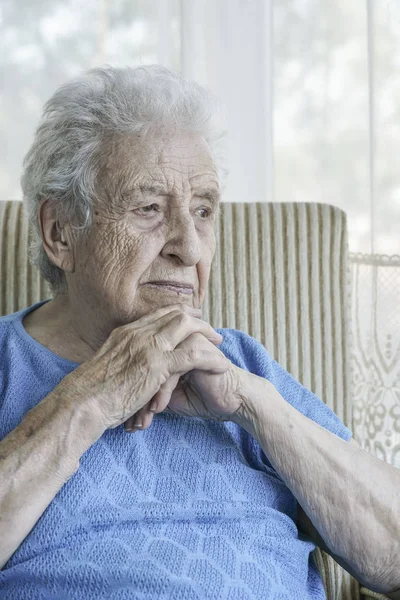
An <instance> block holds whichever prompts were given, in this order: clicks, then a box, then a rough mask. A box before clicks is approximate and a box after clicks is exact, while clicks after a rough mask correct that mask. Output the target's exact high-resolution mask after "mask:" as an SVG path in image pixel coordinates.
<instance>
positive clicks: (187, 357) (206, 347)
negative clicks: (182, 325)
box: [165, 334, 231, 375]
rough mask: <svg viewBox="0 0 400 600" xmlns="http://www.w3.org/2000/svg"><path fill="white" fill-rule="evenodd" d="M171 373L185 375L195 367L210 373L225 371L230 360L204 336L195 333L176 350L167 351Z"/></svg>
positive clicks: (166, 355)
mask: <svg viewBox="0 0 400 600" xmlns="http://www.w3.org/2000/svg"><path fill="white" fill-rule="evenodd" d="M165 360H166V361H167V368H168V371H169V373H170V374H171V375H172V374H178V373H179V374H180V375H184V374H185V373H188V372H189V371H193V369H198V370H200V371H207V372H209V373H225V372H226V371H227V370H228V369H229V368H230V366H231V363H230V361H229V360H228V359H227V358H226V356H224V355H223V354H222V352H221V351H220V350H218V348H216V347H215V346H214V345H213V344H212V343H211V342H209V341H208V340H207V339H206V338H205V337H204V336H202V335H198V334H193V335H192V336H190V337H189V338H187V339H186V340H184V341H183V342H182V343H181V344H179V346H178V347H177V348H175V350H172V351H171V352H168V353H165Z"/></svg>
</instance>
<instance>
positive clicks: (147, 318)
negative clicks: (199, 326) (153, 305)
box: [124, 304, 201, 329]
mask: <svg viewBox="0 0 400 600" xmlns="http://www.w3.org/2000/svg"><path fill="white" fill-rule="evenodd" d="M176 311H180V312H184V313H187V314H188V315H190V316H193V317H197V318H200V317H201V309H200V308H193V307H191V306H187V305H186V304H170V305H169V306H163V307H162V308H158V309H157V310H155V311H154V312H152V313H148V314H147V315H143V317H140V319H137V320H136V321H133V322H132V323H128V324H127V325H124V327H134V328H135V329H136V328H138V327H144V326H145V325H149V324H150V323H155V322H156V321H158V320H159V319H161V318H162V317H164V316H165V315H168V313H171V312H176Z"/></svg>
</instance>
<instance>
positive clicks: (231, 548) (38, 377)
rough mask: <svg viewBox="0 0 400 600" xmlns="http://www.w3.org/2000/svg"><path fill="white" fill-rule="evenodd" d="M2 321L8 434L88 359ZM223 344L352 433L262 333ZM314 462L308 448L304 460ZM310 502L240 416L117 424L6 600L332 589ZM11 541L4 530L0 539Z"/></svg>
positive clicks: (52, 510) (15, 560) (45, 518)
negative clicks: (307, 512)
mask: <svg viewBox="0 0 400 600" xmlns="http://www.w3.org/2000/svg"><path fill="white" fill-rule="evenodd" d="M39 305H40V304H36V305H34V306H33V307H30V308H28V309H24V310H22V311H20V312H18V313H15V314H13V315H8V316H6V317H2V318H0V439H3V438H4V437H5V436H6V435H7V433H8V432H10V431H11V430H12V429H14V428H15V427H16V426H17V425H18V424H19V423H20V421H21V420H22V418H23V417H24V415H25V413H26V412H27V411H28V410H29V409H31V408H32V407H33V406H35V405H36V404H37V403H38V402H40V400H42V399H43V398H44V397H45V396H46V395H47V394H48V393H49V392H50V391H51V390H52V389H53V388H54V387H55V386H56V385H57V384H58V383H59V382H60V381H61V379H63V377H65V376H66V375H67V374H68V373H70V372H71V371H72V370H73V369H75V368H76V367H77V366H78V365H77V364H76V363H72V362H70V361H68V360H65V359H62V358H60V357H58V356H56V355H55V354H53V353H52V352H50V351H49V350H48V349H47V348H45V347H43V346H42V345H40V344H39V343H38V342H36V341H35V340H34V339H33V338H32V337H31V336H30V335H29V334H28V333H27V332H26V330H25V329H24V327H23V324H22V319H23V317H24V315H25V314H27V313H28V312H29V311H31V310H33V309H34V308H36V307H38V306H39ZM218 331H219V332H220V333H221V335H222V336H223V338H224V340H223V343H222V344H221V346H220V348H221V350H222V351H223V352H224V354H225V355H226V356H227V357H228V358H229V359H230V360H231V361H232V362H233V363H235V364H236V365H238V366H239V367H241V368H242V369H247V370H248V371H251V372H252V373H255V374H257V375H259V376H262V377H266V378H267V379H269V380H270V381H271V382H272V383H273V385H274V386H275V387H276V388H277V390H278V391H279V392H280V394H281V395H282V396H283V398H285V399H286V401H287V402H289V403H290V404H292V405H293V406H294V407H295V408H296V409H298V410H299V411H301V412H302V413H303V414H305V415H306V416H307V417H309V418H310V419H312V420H314V421H316V422H317V423H319V424H320V425H322V426H323V427H325V428H326V429H328V430H330V431H331V432H333V433H334V434H336V435H338V436H340V437H341V438H343V439H345V440H348V439H349V438H350V437H351V433H350V431H349V430H348V429H346V428H345V427H344V425H343V424H342V423H341V422H340V420H339V419H338V418H337V417H336V416H335V415H334V414H333V413H332V411H331V410H330V409H329V408H327V407H326V406H325V404H323V402H321V401H320V400H319V399H318V398H316V396H314V395H313V394H312V393H311V392H309V391H308V390H306V389H305V388H304V387H302V386H301V385H300V384H299V383H298V382H296V381H295V380H294V379H293V378H292V377H291V376H290V375H289V374H288V373H287V372H286V371H285V370H284V369H283V368H282V367H281V366H280V365H279V364H277V363H276V362H275V361H274V360H272V358H271V357H270V356H269V355H268V353H267V352H266V350H265V348H264V347H263V346H262V345H261V344H259V343H258V342H256V341H255V340H254V339H252V338H251V337H249V336H248V335H246V334H244V333H242V332H240V331H236V330H233V329H221V330H218ZM304 459H305V460H307V457H304ZM296 515H297V502H296V499H295V498H294V496H293V495H292V494H291V492H290V491H289V490H288V488H287V487H286V486H285V484H284V483H283V481H282V480H281V478H280V477H279V474H278V473H276V472H275V470H274V469H273V468H272V467H271V464H270V463H269V461H268V458H267V457H266V456H265V454H264V453H263V451H262V449H261V447H260V446H259V445H258V444H257V443H256V441H255V440H254V439H253V438H252V437H251V436H250V435H249V434H248V433H247V432H246V431H245V430H243V429H242V428H240V427H239V426H237V425H235V424H234V423H231V422H226V423H219V422H213V421H208V420H202V419H193V418H186V417H179V416H174V415H171V414H160V415H157V416H156V417H155V418H154V421H153V424H152V425H151V426H150V428H149V429H147V430H146V431H139V432H137V433H135V434H128V433H126V432H124V429H123V426H120V427H117V428H116V429H112V430H107V431H106V432H105V433H104V434H103V435H102V437H101V438H100V439H99V440H98V441H97V442H96V443H95V444H93V446H92V447H91V448H89V450H87V452H85V454H84V455H83V456H82V458H81V461H80V467H79V469H78V471H77V472H76V473H75V475H73V477H72V478H71V479H70V480H69V481H68V482H67V483H66V484H65V485H64V486H63V487H62V488H61V490H60V491H59V492H58V494H57V495H56V497H55V498H54V500H53V502H51V504H50V505H49V506H48V508H47V509H46V510H45V512H44V514H43V515H42V517H41V518H40V519H39V521H38V522H37V524H36V525H35V527H34V528H33V529H32V531H31V532H30V534H29V535H28V536H27V537H26V538H25V540H24V541H23V543H22V544H21V545H20V547H19V548H18V549H17V550H16V552H15V553H14V554H13V555H12V557H11V558H10V559H9V561H8V562H7V564H6V565H5V566H4V568H3V569H2V570H1V571H0V598H1V599H2V600H22V599H23V600H39V599H40V600H50V599H57V600H60V599H68V600H100V599H103V598H104V599H108V600H128V599H129V600H156V599H169V600H203V599H211V600H267V599H268V600H284V599H285V600H286V599H291V600H293V599H296V600H306V599H307V600H309V599H314V600H317V599H318V600H322V599H323V598H325V593H324V590H323V586H322V582H321V579H320V576H319V574H318V571H317V569H316V567H315V564H314V562H313V560H312V557H311V556H310V553H311V552H312V550H313V549H314V545H313V543H312V542H311V541H310V540H308V539H307V538H305V537H303V536H301V535H299V532H298V530H297V527H296V525H295V521H296ZM0 544H1V540H0Z"/></svg>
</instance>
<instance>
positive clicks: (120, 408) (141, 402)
mask: <svg viewBox="0 0 400 600" xmlns="http://www.w3.org/2000/svg"><path fill="white" fill-rule="evenodd" d="M199 316H200V311H199V310H197V309H192V308H189V307H186V306H183V305H175V306H169V307H164V308H162V309H159V310H157V311H156V312H154V313H152V314H149V315H145V316H144V317H142V318H141V319H138V320H137V321H135V322H134V323H131V324H129V325H125V326H123V327H119V328H117V329H115V330H114V331H113V332H112V333H111V335H110V337H109V338H108V340H107V341H106V342H105V344H103V346H102V347H101V348H100V349H99V350H98V352H97V353H96V354H95V356H94V357H93V358H92V359H91V360H89V361H87V362H86V363H84V364H83V365H81V366H80V367H78V368H77V369H76V370H75V371H73V372H72V373H71V374H70V375H68V376H67V377H66V378H65V379H64V380H63V387H64V388H65V387H66V388H67V392H68V394H72V395H73V396H74V397H75V398H77V399H78V400H79V399H81V400H82V401H83V402H84V403H85V405H86V406H89V407H90V410H91V413H92V414H93V418H94V419H96V420H98V421H99V422H100V423H101V425H102V427H104V429H110V428H114V427H117V426H118V425H120V424H121V423H124V422H126V421H127V419H129V418H130V417H131V416H132V415H134V414H135V413H138V411H140V409H141V408H142V407H143V406H145V405H147V404H148V403H149V402H150V400H151V399H153V398H154V397H155V400H156V405H157V412H161V411H162V410H164V409H165V407H166V406H167V404H168V402H169V400H170V397H171V393H172V391H173V389H174V388H175V387H176V384H177V382H178V380H179V378H180V377H181V376H182V375H184V374H186V373H188V372H189V371H193V369H200V370H204V371H207V372H208V373H210V374H220V373H223V372H225V371H226V370H228V369H229V367H230V362H229V361H228V360H227V359H226V358H225V357H224V355H223V354H222V353H221V352H220V351H219V350H217V349H216V348H215V344H219V343H221V341H222V338H221V336H220V335H219V334H218V333H216V332H215V331H214V329H213V328H212V327H211V326H210V325H208V324H207V323H205V322H204V321H201V320H200V319H199V318H198V317H199ZM199 340H201V343H199ZM149 408H150V407H149ZM152 414H153V413H152V412H151V411H149V410H148V409H147V422H146V423H144V424H143V426H148V424H150V422H151V419H152ZM126 428H128V429H129V422H128V424H127V425H126Z"/></svg>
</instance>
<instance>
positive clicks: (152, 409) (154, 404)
mask: <svg viewBox="0 0 400 600" xmlns="http://www.w3.org/2000/svg"><path fill="white" fill-rule="evenodd" d="M149 410H150V412H155V411H156V410H157V400H152V401H151V403H150V408H149Z"/></svg>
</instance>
